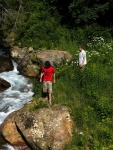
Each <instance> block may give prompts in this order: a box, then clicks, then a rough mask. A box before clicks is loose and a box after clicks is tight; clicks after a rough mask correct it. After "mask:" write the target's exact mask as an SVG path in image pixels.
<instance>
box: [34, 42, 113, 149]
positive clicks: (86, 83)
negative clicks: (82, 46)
mask: <svg viewBox="0 0 113 150" xmlns="http://www.w3.org/2000/svg"><path fill="white" fill-rule="evenodd" d="M107 44H108V43H107ZM66 46H67V44H66V43H65V44H64V47H66ZM72 47H73V48H72ZM74 47H77V46H73V44H72V43H71V44H69V45H68V46H67V49H68V50H69V48H70V50H69V51H70V52H71V51H73V52H72V53H73V54H74V53H75V51H74V50H75V49H74ZM95 47H96V50H98V51H96V50H95V52H92V51H91V50H90V51H88V53H87V57H88V64H87V67H86V68H85V70H84V72H81V71H80V70H79V69H78V67H77V66H76V64H74V63H72V62H68V63H67V62H66V63H67V64H65V63H64V64H62V65H60V66H58V67H57V68H56V74H57V78H56V83H55V84H53V98H52V101H53V104H62V105H65V106H67V107H68V108H69V111H70V114H71V116H72V119H73V120H74V123H75V130H74V132H73V137H72V140H71V142H70V143H69V144H68V145H67V146H66V148H65V150H87V149H88V148H89V149H90V150H112V149H113V131H112V130H113V92H112V89H113V58H112V55H113V52H112V51H110V50H109V52H108V53H106V51H108V48H106V44H105V43H104V45H103V49H102V48H101V47H97V46H95ZM59 49H60V48H59ZM61 49H62V47H61ZM76 50H77V49H76ZM97 52H98V53H97ZM90 55H91V56H90ZM105 56H106V57H107V59H106V57H105ZM74 57H75V56H74ZM89 58H90V59H89ZM75 59H76V58H73V61H76V60H75ZM34 83H35V84H34V91H35V93H36V94H35V96H34V101H36V105H40V104H39V102H38V98H39V97H40V96H41V92H42V84H41V83H39V82H38V81H37V82H34ZM43 106H45V105H44V104H43V105H42V104H41V107H43ZM37 108H39V106H35V107H34V109H37Z"/></svg>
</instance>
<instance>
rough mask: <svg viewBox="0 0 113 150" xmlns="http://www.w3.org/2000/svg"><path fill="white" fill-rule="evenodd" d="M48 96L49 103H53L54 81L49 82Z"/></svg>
mask: <svg viewBox="0 0 113 150" xmlns="http://www.w3.org/2000/svg"><path fill="white" fill-rule="evenodd" d="M48 98H49V104H50V105H51V101H52V82H48Z"/></svg>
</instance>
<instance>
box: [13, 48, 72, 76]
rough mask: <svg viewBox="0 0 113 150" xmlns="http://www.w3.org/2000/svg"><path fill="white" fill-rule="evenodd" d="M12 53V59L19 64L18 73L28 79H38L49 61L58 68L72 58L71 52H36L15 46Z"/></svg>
mask: <svg viewBox="0 0 113 150" xmlns="http://www.w3.org/2000/svg"><path fill="white" fill-rule="evenodd" d="M10 51H11V57H12V58H13V59H14V60H15V61H16V62H17V64H18V67H17V69H18V71H19V72H20V73H21V74H23V75H25V76H28V77H37V76H38V75H39V71H40V67H41V66H42V65H44V63H45V61H47V60H49V61H50V63H51V65H53V66H57V65H59V64H60V63H64V62H65V61H66V60H68V61H70V60H71V58H72V55H71V54H70V53H69V52H67V51H60V50H41V51H38V52H35V51H34V50H33V48H32V47H30V48H20V47H18V46H13V47H12V48H11V50H10Z"/></svg>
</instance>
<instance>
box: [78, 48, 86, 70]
mask: <svg viewBox="0 0 113 150" xmlns="http://www.w3.org/2000/svg"><path fill="white" fill-rule="evenodd" d="M78 49H79V67H80V68H81V69H82V68H84V67H85V65H86V64H87V61H86V52H85V50H83V48H82V46H81V45H80V46H79V48H78Z"/></svg>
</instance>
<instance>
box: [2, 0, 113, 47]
mask: <svg viewBox="0 0 113 150" xmlns="http://www.w3.org/2000/svg"><path fill="white" fill-rule="evenodd" d="M112 12H113V1H112V0H87V1H86V0H76V1H75V0H67V1H64V0H42V1H41V0H27V1H24V0H4V1H2V0H0V32H1V38H4V37H6V36H7V35H8V34H9V33H11V32H14V33H16V41H21V42H22V43H23V45H25V46H29V45H31V46H32V45H34V43H36V41H38V44H37V45H35V46H34V47H37V48H39V47H47V46H48V47H47V48H52V47H57V45H58V44H59V40H60V38H61V37H62V36H64V38H66V37H67V36H70V35H69V33H71V37H70V38H71V40H75V39H76V38H78V37H77V35H78V34H80V35H81V34H82V35H84V36H85V38H89V37H90V38H91V36H95V34H97V33H98V34H99V32H98V31H101V34H102V35H104V36H105V38H108V37H111V36H112V34H113V31H112V30H113V19H112V15H111V14H112ZM75 31H76V36H75V35H74V34H73V33H75ZM103 31H104V32H103ZM102 32H103V33H102ZM108 32H109V33H108ZM97 36H100V34H99V35H97ZM78 40H79V39H78ZM33 41H34V42H33Z"/></svg>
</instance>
